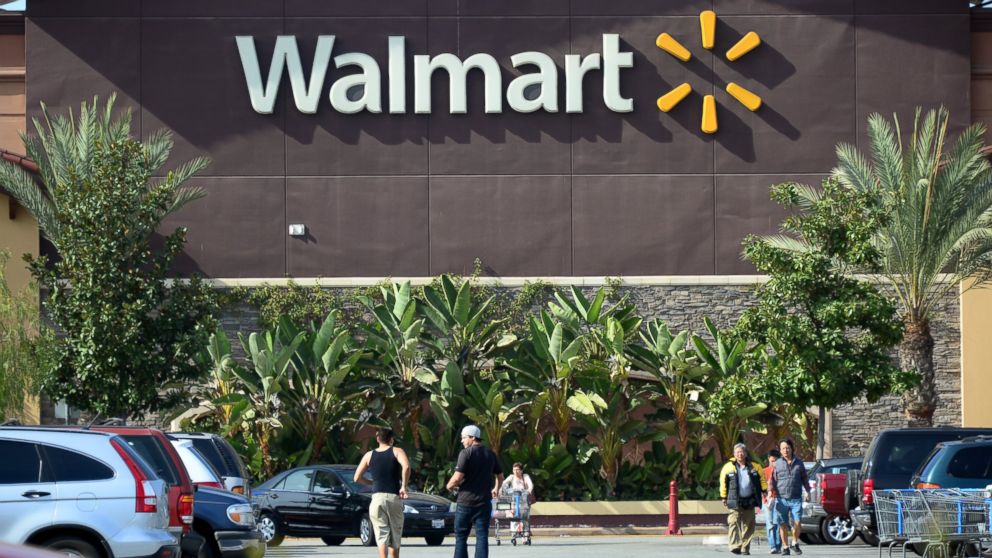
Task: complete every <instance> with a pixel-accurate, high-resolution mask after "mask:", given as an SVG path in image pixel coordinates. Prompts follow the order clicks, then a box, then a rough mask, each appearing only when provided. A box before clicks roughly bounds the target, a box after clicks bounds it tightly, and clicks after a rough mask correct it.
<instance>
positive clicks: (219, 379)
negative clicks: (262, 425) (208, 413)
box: [198, 325, 238, 425]
mask: <svg viewBox="0 0 992 558" xmlns="http://www.w3.org/2000/svg"><path fill="white" fill-rule="evenodd" d="M198 358H199V359H200V363H201V365H202V366H203V367H204V368H207V369H209V370H210V380H209V382H210V384H209V388H208V389H209V391H210V394H211V399H217V398H222V397H223V398H227V397H228V396H230V395H231V394H232V393H235V391H236V390H237V386H238V383H237V376H235V375H234V371H233V369H234V367H235V366H237V364H238V363H237V361H236V360H234V357H233V356H231V340H230V338H228V336H227V333H226V332H225V331H224V328H223V327H221V326H220V325H218V326H217V330H216V331H214V332H213V333H211V334H210V340H209V342H208V343H207V350H206V353H205V354H202V355H200V356H199V357H198ZM215 409H216V411H215V412H216V413H217V414H218V415H219V418H220V420H221V424H224V425H227V424H230V422H231V411H232V404H230V403H225V404H222V405H217V406H215Z"/></svg>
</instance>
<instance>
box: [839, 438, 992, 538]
mask: <svg viewBox="0 0 992 558" xmlns="http://www.w3.org/2000/svg"><path fill="white" fill-rule="evenodd" d="M985 435H992V429H989V428H955V427H939V428H899V429H893V430H883V431H882V432H879V433H878V435H877V436H875V439H874V440H872V442H871V445H870V446H868V451H867V452H866V453H865V458H864V463H863V464H862V465H861V470H860V471H857V472H852V478H851V481H852V482H851V483H850V490H849V492H850V494H851V496H852V500H854V501H853V502H850V503H849V504H850V505H851V506H852V508H853V509H851V518H852V519H853V520H854V524H855V526H856V527H857V529H858V532H859V533H860V534H861V538H862V539H864V541H865V542H866V543H868V544H871V545H877V544H878V523H877V521H878V520H877V519H876V517H875V497H874V494H873V493H874V491H876V490H885V489H890V488H910V481H911V480H912V478H913V473H915V472H916V470H917V469H918V468H919V467H920V465H921V464H922V463H923V462H924V461H925V460H926V459H927V457H928V456H929V455H930V454H931V453H932V452H933V449H934V447H936V446H937V444H939V443H941V442H950V441H953V440H961V439H962V438H969V437H973V436H985ZM855 506H856V507H855Z"/></svg>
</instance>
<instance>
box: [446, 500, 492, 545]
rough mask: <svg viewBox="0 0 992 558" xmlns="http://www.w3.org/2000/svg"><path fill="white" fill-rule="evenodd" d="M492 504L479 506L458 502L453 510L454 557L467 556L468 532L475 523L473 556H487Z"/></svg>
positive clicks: (487, 503)
mask: <svg viewBox="0 0 992 558" xmlns="http://www.w3.org/2000/svg"><path fill="white" fill-rule="evenodd" d="M492 516H493V504H492V502H489V501H487V502H486V503H485V504H482V505H481V506H466V505H463V504H458V508H457V509H456V510H455V558H468V534H469V532H471V531H472V525H473V524H474V525H475V558H489V520H490V518H492Z"/></svg>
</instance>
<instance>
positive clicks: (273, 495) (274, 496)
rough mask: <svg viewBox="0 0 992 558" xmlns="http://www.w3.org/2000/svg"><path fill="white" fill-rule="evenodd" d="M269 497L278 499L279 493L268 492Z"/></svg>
mask: <svg viewBox="0 0 992 558" xmlns="http://www.w3.org/2000/svg"><path fill="white" fill-rule="evenodd" d="M269 498H272V499H273V500H278V499H279V495H278V494H269Z"/></svg>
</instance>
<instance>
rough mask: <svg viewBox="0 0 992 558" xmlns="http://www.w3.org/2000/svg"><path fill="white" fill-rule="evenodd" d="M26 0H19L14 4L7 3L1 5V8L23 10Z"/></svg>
mask: <svg viewBox="0 0 992 558" xmlns="http://www.w3.org/2000/svg"><path fill="white" fill-rule="evenodd" d="M25 2H26V0H17V1H16V2H14V3H13V4H6V5H4V6H0V10H12V11H15V12H23V11H24V3H25Z"/></svg>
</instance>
